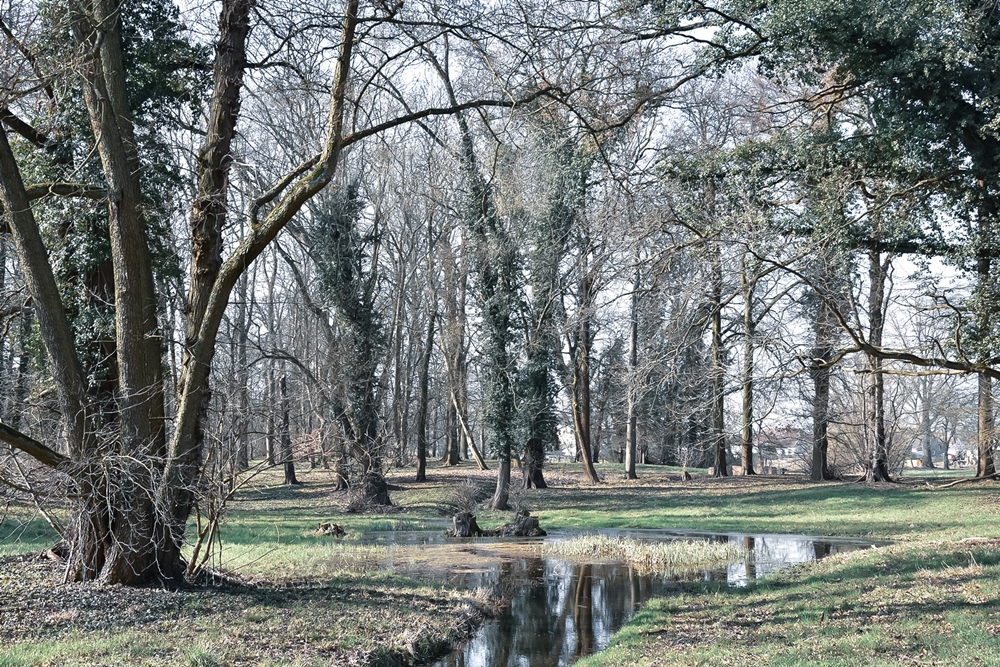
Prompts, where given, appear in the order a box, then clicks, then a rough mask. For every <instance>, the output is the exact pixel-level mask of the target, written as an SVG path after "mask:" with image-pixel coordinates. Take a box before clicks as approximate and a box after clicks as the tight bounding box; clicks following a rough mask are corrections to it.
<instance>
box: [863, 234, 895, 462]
mask: <svg viewBox="0 0 1000 667" xmlns="http://www.w3.org/2000/svg"><path fill="white" fill-rule="evenodd" d="M891 262H892V255H891V254H888V255H886V258H885V260H884V262H883V259H882V253H881V252H880V251H879V250H871V251H870V252H869V268H868V277H869V281H870V290H871V291H870V293H869V297H868V318H869V322H870V324H869V333H868V342H869V343H871V344H872V345H874V346H875V347H879V348H881V347H882V332H883V329H884V327H885V314H884V309H885V280H886V276H887V275H888V268H889V264H890V263H891ZM868 373H869V387H868V396H869V424H868V429H867V433H868V443H869V457H870V458H869V464H868V472H867V475H866V477H865V479H866V480H867V481H869V482H891V481H892V478H891V477H890V475H889V455H888V442H887V440H886V433H885V375H884V374H883V372H882V359H881V358H880V357H878V356H875V355H868Z"/></svg>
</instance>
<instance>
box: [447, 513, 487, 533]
mask: <svg viewBox="0 0 1000 667" xmlns="http://www.w3.org/2000/svg"><path fill="white" fill-rule="evenodd" d="M452 524H453V525H454V528H453V529H452V531H451V534H452V535H453V536H455V537H481V536H482V535H483V531H482V529H481V528H480V527H479V524H477V523H476V515H475V514H473V513H472V512H459V513H458V514H456V515H455V516H454V517H453V518H452Z"/></svg>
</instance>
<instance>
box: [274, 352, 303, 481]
mask: <svg viewBox="0 0 1000 667" xmlns="http://www.w3.org/2000/svg"><path fill="white" fill-rule="evenodd" d="M278 384H279V387H280V392H281V463H282V467H283V468H284V470H285V486H292V485H294V484H298V483H299V480H298V479H296V478H295V459H294V456H293V452H292V431H291V425H290V423H289V422H290V418H289V412H290V409H291V408H290V403H289V401H288V375H287V374H286V373H285V371H284V369H282V371H281V379H280V380H278Z"/></svg>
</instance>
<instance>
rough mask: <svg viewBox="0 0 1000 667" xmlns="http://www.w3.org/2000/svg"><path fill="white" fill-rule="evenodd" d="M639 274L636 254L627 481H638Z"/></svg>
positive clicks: (626, 451) (626, 459) (626, 433)
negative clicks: (636, 463)
mask: <svg viewBox="0 0 1000 667" xmlns="http://www.w3.org/2000/svg"><path fill="white" fill-rule="evenodd" d="M640 280H641V274H640V273H639V258H638V254H637V256H636V258H635V279H634V280H633V281H632V307H631V309H630V317H629V320H630V321H629V327H628V388H627V391H628V394H627V396H626V401H627V404H626V407H625V410H626V419H627V423H626V427H625V477H626V478H627V479H638V478H639V476H638V475H636V469H635V458H636V454H637V452H636V426H637V425H638V423H637V419H636V414H635V409H636V406H635V403H636V393H637V391H638V384H639V378H638V377H637V374H638V372H639V282H640Z"/></svg>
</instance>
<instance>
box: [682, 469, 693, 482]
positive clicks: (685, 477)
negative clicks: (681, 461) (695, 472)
mask: <svg viewBox="0 0 1000 667" xmlns="http://www.w3.org/2000/svg"><path fill="white" fill-rule="evenodd" d="M681 481H682V482H690V481H691V473H689V472H688V471H687V470H685V471H684V472H682V473H681Z"/></svg>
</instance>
